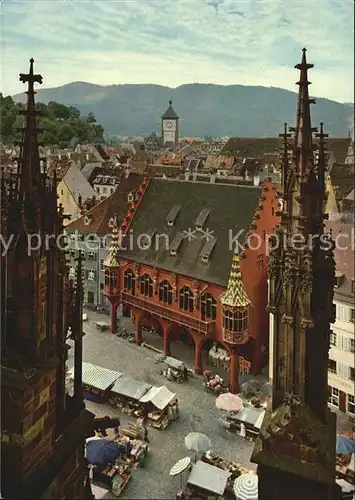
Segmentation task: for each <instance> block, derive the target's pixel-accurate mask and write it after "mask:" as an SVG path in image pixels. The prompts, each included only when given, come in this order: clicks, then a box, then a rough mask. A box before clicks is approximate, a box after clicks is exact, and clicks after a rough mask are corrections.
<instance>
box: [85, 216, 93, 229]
mask: <svg viewBox="0 0 355 500" xmlns="http://www.w3.org/2000/svg"><path fill="white" fill-rule="evenodd" d="M91 220H92V219H91V217H89V216H88V215H85V217H84V225H85V226H89V225H90V222H91Z"/></svg>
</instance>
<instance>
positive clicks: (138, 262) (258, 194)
mask: <svg viewBox="0 0 355 500" xmlns="http://www.w3.org/2000/svg"><path fill="white" fill-rule="evenodd" d="M278 210H279V206H278V200H277V193H276V188H275V186H274V185H273V184H272V182H271V181H270V180H267V181H265V183H264V184H263V185H260V186H246V185H233V184H225V183H215V182H208V183H206V182H196V181H186V180H170V179H158V178H151V179H148V178H146V179H145V180H144V182H143V183H142V185H141V186H140V188H139V189H138V191H137V193H136V197H135V199H134V200H133V201H132V203H131V206H130V209H129V212H128V214H127V217H126V218H125V219H124V220H123V221H122V222H121V225H120V227H119V228H116V229H115V234H114V237H113V242H112V247H111V249H110V252H109V255H108V257H107V259H106V261H105V266H106V284H105V295H106V297H107V298H108V299H109V301H110V304H111V330H112V331H113V332H114V331H115V330H116V328H117V326H116V325H117V308H118V306H119V305H120V304H122V305H123V306H124V308H125V309H126V310H127V308H129V310H130V314H131V316H132V319H134V321H135V325H136V343H137V344H138V345H140V344H141V343H142V341H143V337H142V321H144V322H147V320H148V321H149V322H150V323H151V324H153V325H154V326H155V327H156V329H158V331H160V332H161V335H162V337H163V346H164V353H165V354H166V355H174V352H171V351H173V348H172V344H173V342H172V340H174V339H177V338H179V337H180V338H181V337H184V336H185V337H186V335H189V336H190V337H191V338H192V339H193V344H194V352H195V355H194V358H195V359H194V368H195V371H196V372H201V370H202V361H201V350H202V349H204V350H205V349H208V348H211V346H212V345H213V343H217V344H218V348H219V349H220V353H221V356H223V355H224V359H225V361H226V364H227V367H228V370H229V372H230V389H231V390H232V391H233V392H237V391H238V390H239V386H238V374H239V371H240V370H242V371H244V372H248V371H252V372H253V373H258V372H259V371H260V370H261V368H262V365H263V363H264V362H265V361H266V359H265V355H264V353H266V352H267V349H268V314H267V312H266V310H265V308H266V304H267V276H266V270H267V252H266V251H265V248H266V245H265V243H266V241H267V234H271V233H272V231H273V228H274V227H275V225H276V223H277V221H278V215H277V211H278ZM207 346H208V347H207ZM223 353H224V354H223Z"/></svg>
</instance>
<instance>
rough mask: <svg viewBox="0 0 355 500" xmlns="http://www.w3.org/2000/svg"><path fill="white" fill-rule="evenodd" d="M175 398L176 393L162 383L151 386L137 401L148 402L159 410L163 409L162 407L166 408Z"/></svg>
mask: <svg viewBox="0 0 355 500" xmlns="http://www.w3.org/2000/svg"><path fill="white" fill-rule="evenodd" d="M175 398H176V394H175V393H174V392H171V391H169V389H168V388H167V387H165V385H163V386H162V387H155V386H153V387H152V388H151V389H149V391H148V392H147V393H146V394H144V395H143V396H142V397H141V398H140V400H139V401H140V402H141V403H148V402H150V403H152V404H153V405H154V406H155V407H156V408H158V409H159V410H164V408H166V407H167V406H168V404H169V403H171V402H172V401H173V399H175Z"/></svg>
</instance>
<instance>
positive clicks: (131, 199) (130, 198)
mask: <svg viewBox="0 0 355 500" xmlns="http://www.w3.org/2000/svg"><path fill="white" fill-rule="evenodd" d="M133 200H134V198H133V194H132V193H129V195H128V196H127V201H128V203H133Z"/></svg>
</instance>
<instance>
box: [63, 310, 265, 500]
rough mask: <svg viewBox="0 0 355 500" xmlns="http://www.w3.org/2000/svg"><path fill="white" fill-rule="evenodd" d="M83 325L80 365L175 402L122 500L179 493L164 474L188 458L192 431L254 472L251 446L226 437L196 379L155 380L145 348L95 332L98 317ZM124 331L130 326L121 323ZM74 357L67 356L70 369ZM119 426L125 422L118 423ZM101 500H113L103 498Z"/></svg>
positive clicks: (101, 410) (157, 366)
mask: <svg viewBox="0 0 355 500" xmlns="http://www.w3.org/2000/svg"><path fill="white" fill-rule="evenodd" d="M88 317H89V320H88V321H87V322H85V323H84V331H85V334H86V335H85V337H84V361H87V362H91V363H94V364H96V365H99V366H103V367H105V368H111V369H114V370H117V371H119V372H123V373H124V374H125V375H129V376H131V377H134V378H136V379H138V380H142V381H145V382H148V383H150V384H152V385H157V386H161V385H166V386H167V387H168V388H169V389H170V390H171V391H173V392H175V393H176V395H177V397H178V399H179V409H180V417H179V419H178V420H177V421H175V422H172V423H171V425H170V426H169V427H168V428H167V429H166V430H163V431H158V430H155V429H151V428H149V439H150V451H149V454H148V459H147V461H146V466H145V468H138V469H137V470H136V471H135V472H134V475H133V477H132V479H131V481H130V483H129V484H128V485H127V487H126V489H125V490H124V492H123V493H122V496H121V497H120V498H126V499H141V498H147V499H150V498H152V499H153V498H155V499H173V498H175V495H176V492H177V491H178V489H179V485H180V480H179V477H175V478H174V477H170V476H169V470H170V468H171V467H172V466H173V465H174V463H175V462H177V461H178V460H179V459H180V458H183V457H185V456H187V455H189V452H188V451H187V450H186V448H185V444H184V438H185V436H186V435H187V434H188V433H189V432H191V431H193V430H195V431H199V432H203V433H204V434H207V435H208V436H209V437H210V439H211V441H212V447H213V451H215V452H217V453H219V454H220V455H222V456H223V457H225V458H227V459H229V460H233V461H235V462H239V463H240V464H242V465H244V466H246V467H248V468H255V465H254V464H251V463H250V462H249V459H250V454H251V451H252V447H253V445H252V443H251V442H249V441H246V440H244V439H242V438H240V437H239V436H236V435H234V434H231V433H228V432H227V431H226V430H225V429H224V428H223V427H222V425H221V423H220V422H219V418H221V417H222V415H221V412H220V411H219V410H217V409H216V408H215V397H214V395H213V394H210V393H207V392H205V391H203V387H202V382H203V379H202V377H201V376H194V377H192V378H190V380H189V381H188V382H185V383H182V384H180V383H174V382H168V381H167V380H166V379H165V378H164V377H163V376H162V375H160V374H159V372H160V370H161V368H162V364H161V363H158V362H156V361H155V357H156V353H154V351H152V350H150V349H147V348H146V347H138V346H136V345H135V344H130V343H129V342H128V341H127V340H124V339H120V338H117V337H116V336H115V335H111V334H110V333H102V332H100V331H98V330H97V329H96V328H95V326H94V324H93V322H94V321H96V320H97V321H108V317H107V316H105V315H103V314H96V313H93V312H88ZM123 321H124V323H125V327H127V329H128V328H129V326H130V322H129V320H126V319H124V320H123ZM72 360H73V353H72V351H71V350H70V351H69V362H68V364H69V367H70V366H72ZM86 406H87V408H88V410H90V411H92V412H94V413H95V414H97V415H99V416H103V415H115V414H117V413H116V411H115V410H113V409H112V408H111V407H110V406H108V405H100V404H96V403H92V402H88V401H87V402H86ZM121 420H122V422H124V421H125V418H124V417H123V418H122V419H121ZM104 498H115V497H114V496H113V495H112V494H111V493H109V492H108V493H107V495H106V496H105V497H104Z"/></svg>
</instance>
